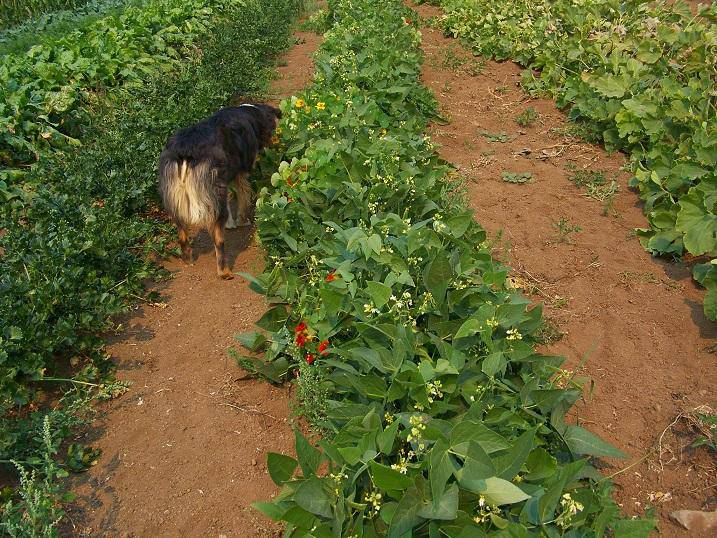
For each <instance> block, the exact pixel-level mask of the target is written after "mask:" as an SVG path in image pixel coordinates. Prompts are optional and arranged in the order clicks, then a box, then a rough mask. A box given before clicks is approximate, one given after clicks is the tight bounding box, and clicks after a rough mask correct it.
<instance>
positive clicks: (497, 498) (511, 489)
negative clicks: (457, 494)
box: [482, 476, 530, 506]
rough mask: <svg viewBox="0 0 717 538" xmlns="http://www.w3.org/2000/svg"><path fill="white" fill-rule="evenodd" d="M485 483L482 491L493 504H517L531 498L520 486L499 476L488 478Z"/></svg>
mask: <svg viewBox="0 0 717 538" xmlns="http://www.w3.org/2000/svg"><path fill="white" fill-rule="evenodd" d="M485 484H486V485H485V490H484V491H483V492H482V493H483V495H485V497H486V499H487V500H488V502H490V503H491V504H496V505H498V506H501V505H503V504H515V503H519V502H521V501H524V500H526V499H530V495H528V494H527V493H525V492H524V491H523V490H522V489H520V488H519V487H518V486H516V485H514V484H512V483H511V482H508V481H507V480H503V479H502V478H498V477H497V476H494V477H491V478H487V479H486V480H485Z"/></svg>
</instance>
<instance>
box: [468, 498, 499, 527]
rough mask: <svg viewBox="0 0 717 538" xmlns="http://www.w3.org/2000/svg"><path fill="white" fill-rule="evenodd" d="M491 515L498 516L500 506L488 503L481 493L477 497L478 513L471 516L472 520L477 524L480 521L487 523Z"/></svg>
mask: <svg viewBox="0 0 717 538" xmlns="http://www.w3.org/2000/svg"><path fill="white" fill-rule="evenodd" d="M492 515H496V516H499V515H500V508H498V507H497V506H496V505H494V504H488V501H487V500H486V498H485V497H484V496H483V495H481V496H479V497H478V513H477V514H476V515H475V517H474V518H473V521H475V522H476V523H478V524H479V525H480V524H481V523H487V522H488V521H490V519H491V516H492Z"/></svg>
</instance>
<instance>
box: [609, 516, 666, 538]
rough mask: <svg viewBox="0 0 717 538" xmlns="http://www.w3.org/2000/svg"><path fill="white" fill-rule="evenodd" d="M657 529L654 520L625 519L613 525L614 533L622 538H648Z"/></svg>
mask: <svg viewBox="0 0 717 538" xmlns="http://www.w3.org/2000/svg"><path fill="white" fill-rule="evenodd" d="M656 528H657V521H655V520H654V519H623V520H620V521H618V522H617V523H615V525H613V532H614V536H619V537H620V538H648V537H649V536H650V535H651V534H652V532H653V531H654V530H655V529H656Z"/></svg>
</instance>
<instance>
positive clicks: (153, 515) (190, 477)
mask: <svg viewBox="0 0 717 538" xmlns="http://www.w3.org/2000/svg"><path fill="white" fill-rule="evenodd" d="M295 36H296V38H297V43H298V44H297V45H296V46H295V47H293V48H292V49H291V50H290V51H288V52H287V53H286V54H285V55H284V56H283V58H284V60H285V61H284V62H282V66H281V67H279V68H278V72H279V76H278V78H277V80H275V81H274V84H273V86H272V88H271V92H272V96H273V97H275V100H279V99H281V98H282V97H285V96H288V95H291V94H292V93H293V92H295V91H297V90H298V89H300V88H302V87H303V86H305V85H306V84H307V83H308V81H309V78H310V77H311V75H312V73H313V64H312V61H311V53H312V52H313V51H314V50H315V49H316V47H317V46H318V43H319V41H320V37H319V36H316V35H314V34H309V33H304V32H297V33H296V34H295ZM253 237H254V231H253V230H249V229H246V228H244V229H242V228H239V229H237V230H228V231H227V251H228V256H229V259H230V261H232V263H233V270H234V271H235V272H248V273H253V274H256V273H258V272H261V270H262V264H263V253H262V251H261V250H260V249H259V248H258V247H257V246H256V245H255V244H254V242H253ZM194 255H195V259H196V261H195V263H194V264H193V265H191V266H187V265H185V264H183V263H182V262H181V261H179V260H170V261H168V262H167V264H166V268H167V269H168V270H169V271H171V273H172V278H171V280H170V281H169V282H168V283H166V284H164V285H162V286H161V293H162V295H163V298H164V299H165V301H166V302H164V303H163V304H162V305H159V306H157V305H149V304H145V305H143V306H141V308H138V309H136V310H135V311H134V312H133V313H132V314H131V315H130V316H127V318H126V319H125V320H123V324H124V331H122V332H121V333H120V334H119V335H116V336H112V337H110V339H109V345H108V347H107V351H108V352H109V353H110V354H111V355H112V357H113V358H114V360H115V362H116V363H117V367H118V377H119V378H120V379H123V380H128V381H131V382H132V386H131V388H130V390H129V391H128V393H126V394H125V395H124V396H122V397H121V398H120V399H119V400H118V401H116V402H110V403H108V404H107V405H105V406H104V407H103V408H102V409H101V417H100V419H99V420H98V421H97V423H96V428H95V429H93V430H92V431H89V432H87V433H86V434H85V436H84V438H83V439H81V440H82V441H84V442H92V443H93V445H94V446H97V447H99V448H101V449H102V457H101V458H100V460H99V462H98V464H97V465H96V466H94V467H92V468H91V469H90V470H89V471H88V472H87V473H85V474H83V475H81V476H79V477H78V478H77V479H76V480H75V482H74V487H73V490H74V492H75V493H76V495H77V499H76V501H75V502H74V503H73V504H72V505H71V506H70V509H69V514H68V515H69V517H68V524H67V525H66V526H65V528H64V529H63V532H62V534H63V535H64V536H112V537H114V536H122V537H130V536H132V537H134V536H138V537H139V536H148V537H149V536H151V537H155V536H202V537H205V536H214V537H221V536H224V537H227V538H230V537H240V538H245V537H249V536H275V535H277V532H278V530H277V527H276V526H274V525H272V524H271V523H269V522H267V520H266V519H265V518H264V517H262V516H261V515H260V514H259V513H258V512H256V511H255V510H253V509H252V508H250V504H251V503H252V502H254V501H260V500H267V499H268V498H269V496H271V495H273V494H274V493H275V492H276V487H275V486H274V484H273V483H272V481H271V480H270V478H269V475H268V474H267V470H266V452H268V451H273V452H282V453H289V454H291V453H293V452H294V435H293V432H292V429H291V417H290V402H289V393H288V391H289V389H288V388H278V387H273V386H271V385H269V384H267V383H266V382H264V381H259V380H248V379H243V373H242V371H241V370H240V369H239V368H238V367H237V366H236V364H235V363H234V361H233V360H231V359H230V358H229V357H228V355H227V348H228V347H230V346H232V345H233V343H234V342H233V336H234V335H235V334H236V333H239V332H244V331H250V330H253V327H254V322H255V321H256V320H257V319H258V318H259V317H260V316H261V315H262V314H263V313H264V311H265V310H266V305H265V302H264V300H263V297H261V296H259V295H257V294H256V293H254V292H252V291H250V290H249V288H248V285H247V282H246V281H244V280H243V279H241V278H236V279H234V280H231V281H221V280H219V279H218V278H217V277H216V273H215V271H216V269H215V261H214V248H213V245H212V244H211V241H210V239H209V237H208V235H207V234H206V233H205V232H201V233H199V235H198V236H197V239H196V241H195V244H194Z"/></svg>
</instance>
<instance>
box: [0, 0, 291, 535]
mask: <svg viewBox="0 0 717 538" xmlns="http://www.w3.org/2000/svg"><path fill="white" fill-rule="evenodd" d="M184 4H186V3H184ZM184 4H183V5H184ZM205 4H206V5H209V6H213V7H212V10H211V12H209V14H210V15H211V18H208V19H206V24H203V25H202V27H201V28H200V29H199V30H197V29H195V28H194V26H192V25H187V24H184V25H183V26H182V28H183V29H182V30H180V28H179V27H176V28H174V29H172V32H173V33H177V34H178V35H179V34H181V32H189V33H192V35H194V38H193V39H201V41H202V49H201V50H199V49H196V48H188V49H183V52H185V53H187V54H188V55H189V56H188V57H186V58H184V60H183V61H182V62H179V61H174V62H172V64H171V70H164V69H163V70H162V72H161V73H152V72H148V73H146V74H145V75H143V78H142V84H125V85H124V86H122V87H118V88H114V89H113V90H112V91H111V92H108V93H107V94H102V95H101V96H99V95H98V96H95V97H93V98H92V99H91V100H88V101H82V102H80V103H79V104H78V105H77V106H78V107H80V108H78V110H80V114H81V116H82V117H83V118H86V119H87V120H88V121H87V122H86V123H85V124H82V125H79V126H78V129H79V132H80V133H81V139H82V143H83V145H82V147H81V148H74V147H70V148H60V149H59V150H58V148H55V150H53V151H48V152H46V153H44V154H43V158H42V159H41V160H40V161H39V162H38V163H36V164H35V165H33V166H32V167H31V168H30V169H29V170H28V171H27V172H26V173H25V174H24V176H23V177H22V186H23V188H24V193H20V194H19V195H17V197H16V198H15V199H14V201H13V203H11V204H3V205H2V209H1V211H0V228H2V229H3V230H4V234H3V235H2V236H1V237H0V250H2V252H3V255H2V256H1V257H0V460H2V461H3V463H6V462H8V461H10V460H17V461H19V462H21V463H22V465H23V466H24V467H26V468H32V469H33V470H35V471H37V474H36V476H35V480H34V481H32V480H31V481H29V482H28V484H35V485H36V486H37V487H40V485H42V484H45V482H46V480H45V477H47V473H46V472H45V470H44V463H43V462H44V456H42V450H43V446H44V444H43V441H41V439H42V436H41V435H39V433H38V432H39V431H40V429H41V428H40V425H42V424H44V421H45V420H46V419H48V420H49V424H50V425H51V430H50V438H51V440H52V442H53V447H54V448H53V450H54V451H53V452H52V454H54V455H55V454H57V452H58V451H59V447H60V444H61V442H62V440H63V439H65V438H66V437H67V436H68V435H69V434H70V432H71V430H72V428H73V427H75V426H77V425H78V424H80V423H82V421H83V420H84V419H85V418H86V417H85V415H86V411H87V407H88V404H89V402H90V400H91V399H92V398H94V397H99V398H109V397H112V396H114V395H116V394H117V393H118V392H121V391H122V389H123V388H124V387H123V386H122V385H121V384H118V383H110V382H107V380H106V376H107V374H108V371H109V369H110V365H109V364H108V362H107V361H106V360H105V358H104V356H103V354H102V353H101V346H102V341H101V339H100V338H99V337H97V336H96V334H97V332H98V331H101V330H104V329H109V328H112V327H113V322H112V316H114V315H115V314H117V313H120V312H124V311H126V309H127V308H128V306H129V305H130V304H132V303H134V302H136V301H137V300H138V299H139V300H142V299H143V295H145V289H144V283H145V282H146V280H147V279H148V278H156V277H161V276H162V272H161V271H160V270H159V269H158V268H157V267H156V265H155V264H154V262H153V261H152V260H153V259H156V256H157V255H162V254H164V253H165V245H166V242H167V241H168V239H169V234H168V233H167V231H168V230H167V226H166V225H165V224H164V223H162V222H160V221H159V220H157V219H156V218H154V217H153V216H154V215H156V211H155V208H156V162H157V158H158V155H159V153H160V151H161V148H162V146H163V145H164V143H165V142H166V140H167V138H168V137H169V136H170V134H171V133H172V132H173V131H175V130H176V129H178V128H179V127H182V126H185V125H187V124H189V123H193V122H195V121H197V120H198V119H200V118H202V117H205V116H207V115H209V114H210V113H212V112H213V111H215V110H216V109H217V108H219V107H220V106H222V105H224V104H227V103H228V102H229V101H231V99H232V98H233V97H234V95H235V92H239V93H241V94H242V95H244V96H252V95H257V94H260V93H261V92H262V91H263V90H264V89H265V88H266V85H267V82H268V80H269V78H270V76H271V73H272V69H271V61H272V57H273V55H274V54H275V53H276V52H277V51H279V50H282V49H283V48H285V47H286V46H287V45H288V40H289V35H290V25H291V24H292V21H293V20H294V18H295V16H296V15H297V14H298V12H299V10H300V5H301V3H300V2H299V1H298V0H281V1H277V0H251V1H249V2H245V1H233V0H232V1H226V2H222V3H221V4H220V3H217V2H213V1H208V2H206V3H205ZM192 5H193V6H194V7H195V8H196V11H198V12H199V13H202V14H203V15H202V16H203V17H204V16H205V15H206V14H207V13H206V9H201V6H198V5H197V4H196V2H195V3H194V4H192ZM205 7H206V6H205ZM172 11H173V13H168V14H167V16H168V17H173V16H177V14H178V13H183V12H184V8H181V9H179V11H177V10H172ZM140 18H141V17H140ZM185 22H186V21H185ZM162 27H163V26H162V24H159V23H158V25H157V31H159V29H160V28H162ZM126 30H127V32H128V33H131V32H132V31H133V30H132V28H127V29H126ZM139 32H140V33H142V32H144V29H141V30H139ZM195 32H196V33H195ZM161 39H162V38H160V37H159V36H157V37H156V40H155V43H160V41H161ZM178 39H179V38H178ZM182 39H184V38H182ZM110 50H113V49H112V47H110ZM237 51H241V53H237ZM106 60H107V62H109V63H110V64H111V63H112V62H113V60H112V56H111V55H109V54H108V56H107V57H106ZM177 60H179V58H177ZM94 67H95V68H96V69H98V70H100V71H102V70H104V67H103V63H102V61H100V60H97V61H96V63H95V65H94ZM72 73H73V68H72V67H70V68H68V72H67V73H65V75H66V76H67V77H71V76H73V75H72ZM65 75H63V76H65ZM58 77H59V75H58ZM0 192H2V189H0ZM149 298H150V299H153V300H156V297H152V296H150V297H149ZM67 362H69V365H68V364H67ZM68 368H70V369H71V370H72V371H73V372H74V377H73V379H60V378H55V377H52V376H53V374H56V372H58V371H63V372H66V371H67V369H68ZM56 383H62V385H59V386H60V387H62V386H65V385H64V384H65V383H69V384H70V386H77V387H89V388H91V389H92V392H91V394H90V395H87V397H85V396H82V397H79V396H78V397H76V398H72V397H71V396H72V394H70V395H68V396H67V397H66V398H63V400H62V401H60V402H59V404H58V405H56V406H53V409H50V410H48V409H45V408H40V409H39V410H37V411H34V412H29V409H28V407H29V406H28V404H29V403H34V404H39V403H40V402H41V401H42V400H43V399H42V398H40V397H39V395H38V394H37V391H38V389H39V390H43V389H47V388H48V386H49V385H50V384H51V385H52V386H53V387H56V386H58V385H56ZM73 393H74V391H73ZM96 456H97V454H96V452H95V451H94V450H93V449H91V448H89V447H80V446H78V445H71V446H70V447H69V448H68V449H67V454H66V456H65V455H63V457H62V458H61V460H62V462H63V463H62V465H63V466H64V467H65V468H68V469H73V470H81V469H82V468H84V467H85V466H86V465H88V464H91V463H92V461H93V460H94V458H96ZM58 465H59V464H58ZM8 470H12V469H8ZM30 476H31V475H28V477H30ZM55 478H57V475H55V476H54V478H53V477H51V478H49V479H48V480H49V483H50V485H51V486H52V487H53V488H55V487H57V485H56V484H54V485H53V480H54V479H55ZM43 487H44V486H43ZM49 487H50V486H48V488H49ZM46 489H47V488H46ZM18 499H19V497H18V496H15V497H14V498H13V499H12V502H13V504H12V506H13V507H14V508H12V509H8V510H5V511H4V512H3V513H2V522H3V525H6V528H7V529H10V525H12V524H13V523H12V522H13V521H15V520H16V519H17V521H24V520H25V519H27V518H28V517H30V516H29V515H25V516H23V514H29V511H30V510H33V508H32V506H30V505H29V504H27V503H24V502H20V501H19V500H18ZM18 502H19V504H18ZM58 510H59V507H58ZM13 514H15V515H17V518H16V517H15V515H13ZM23 518H25V519H23ZM54 519H55V516H53V517H52V521H54ZM45 523H48V521H47V520H46V521H45ZM43 524H44V523H43ZM48 524H50V523H48ZM4 530H5V529H4ZM7 532H11V531H10V530H8V531H7ZM38 532H39V531H38ZM40 534H42V533H40ZM20 535H23V536H27V535H29V534H22V533H20Z"/></svg>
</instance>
